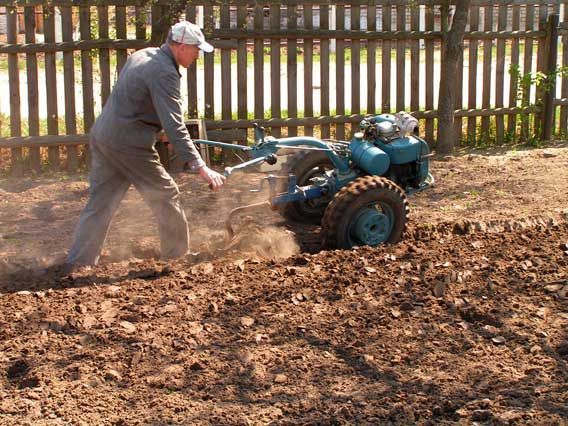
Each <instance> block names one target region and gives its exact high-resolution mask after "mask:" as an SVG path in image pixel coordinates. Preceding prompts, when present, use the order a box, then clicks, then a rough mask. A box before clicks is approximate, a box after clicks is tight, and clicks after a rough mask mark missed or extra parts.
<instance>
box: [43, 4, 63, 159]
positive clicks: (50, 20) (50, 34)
mask: <svg viewBox="0 0 568 426" xmlns="http://www.w3.org/2000/svg"><path fill="white" fill-rule="evenodd" d="M43 30H44V35H45V42H46V43H54V42H55V8H54V7H53V6H49V5H45V6H43ZM45 84H46V98H47V133H48V134H49V135H57V134H58V133H59V129H58V114H57V69H56V65H55V53H53V52H48V53H46V54H45ZM47 156H48V161H49V168H50V169H51V170H58V169H59V163H60V161H59V147H58V146H50V147H49V148H48V150H47Z"/></svg>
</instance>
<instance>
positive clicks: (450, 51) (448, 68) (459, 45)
mask: <svg viewBox="0 0 568 426" xmlns="http://www.w3.org/2000/svg"><path fill="white" fill-rule="evenodd" d="M470 3H471V0H456V2H455V5H456V10H455V13H454V16H453V19H452V25H451V28H450V30H449V31H448V32H446V33H444V38H443V41H442V58H443V59H442V67H441V70H440V90H439V95H438V143H437V151H438V153H441V154H449V153H451V152H452V151H453V149H454V146H455V145H456V138H457V136H458V135H456V134H455V131H454V104H455V99H456V93H455V92H456V75H457V72H458V66H459V64H458V60H459V58H460V54H461V51H462V49H463V36H464V33H465V26H466V24H467V19H468V14H469V6H470ZM460 90H461V87H460Z"/></svg>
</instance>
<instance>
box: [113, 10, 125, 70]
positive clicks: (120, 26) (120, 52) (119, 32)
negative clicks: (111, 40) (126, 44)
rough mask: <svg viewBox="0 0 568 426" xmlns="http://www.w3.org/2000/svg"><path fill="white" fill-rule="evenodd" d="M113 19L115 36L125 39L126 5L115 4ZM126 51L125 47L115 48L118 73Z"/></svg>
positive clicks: (123, 62)
mask: <svg viewBox="0 0 568 426" xmlns="http://www.w3.org/2000/svg"><path fill="white" fill-rule="evenodd" d="M115 21H116V38H117V39H119V40H120V39H126V38H127V32H126V7H125V6H116V9H115ZM127 56H128V52H127V50H126V49H116V74H117V75H118V74H120V70H121V69H122V67H123V66H124V64H125V63H126V58H127Z"/></svg>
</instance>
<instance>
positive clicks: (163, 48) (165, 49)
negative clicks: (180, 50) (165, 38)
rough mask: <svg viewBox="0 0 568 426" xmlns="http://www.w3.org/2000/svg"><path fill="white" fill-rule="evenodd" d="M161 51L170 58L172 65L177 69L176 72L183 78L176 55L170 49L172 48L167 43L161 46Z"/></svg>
mask: <svg viewBox="0 0 568 426" xmlns="http://www.w3.org/2000/svg"><path fill="white" fill-rule="evenodd" d="M160 50H161V51H162V52H163V53H164V54H165V55H166V56H167V57H168V58H170V59H171V60H172V63H173V64H174V66H175V67H176V71H177V73H178V75H179V76H180V78H181V73H180V72H179V65H178V63H177V62H176V59H175V58H174V54H173V52H172V49H170V46H169V45H168V44H167V43H164V44H162V45H161V46H160Z"/></svg>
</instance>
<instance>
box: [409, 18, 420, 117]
mask: <svg viewBox="0 0 568 426" xmlns="http://www.w3.org/2000/svg"><path fill="white" fill-rule="evenodd" d="M420 10H421V8H420V7H413V8H412V9H411V11H410V14H411V23H410V29H411V31H420ZM420 41H421V40H420V39H417V40H412V41H411V42H410V55H411V56H410V109H411V110H412V111H418V110H419V109H420Z"/></svg>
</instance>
